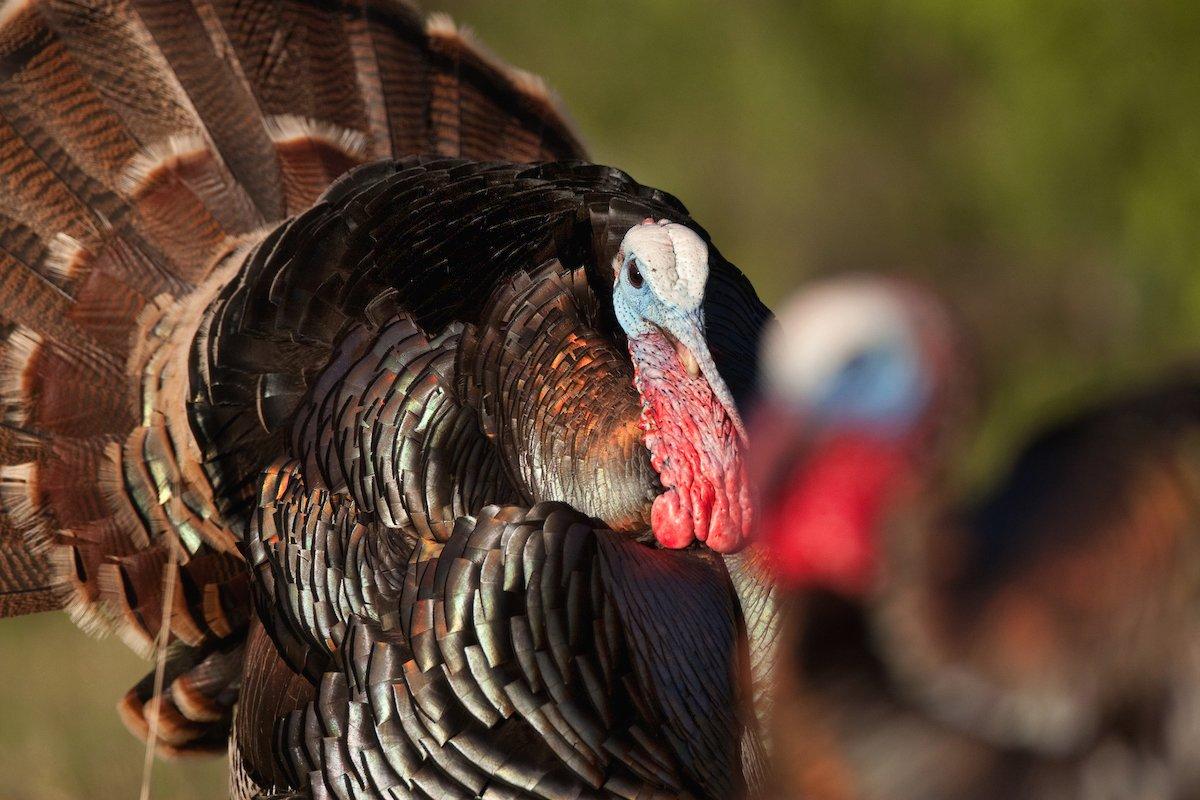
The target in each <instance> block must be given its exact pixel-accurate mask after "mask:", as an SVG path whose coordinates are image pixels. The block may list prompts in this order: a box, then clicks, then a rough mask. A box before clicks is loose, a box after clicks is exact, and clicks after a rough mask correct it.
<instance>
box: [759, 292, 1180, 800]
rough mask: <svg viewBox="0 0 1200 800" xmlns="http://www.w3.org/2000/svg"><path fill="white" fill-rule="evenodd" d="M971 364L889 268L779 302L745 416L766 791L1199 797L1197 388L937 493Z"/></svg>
mask: <svg viewBox="0 0 1200 800" xmlns="http://www.w3.org/2000/svg"><path fill="white" fill-rule="evenodd" d="M967 366H968V360H967V359H966V349H965V347H964V342H963V337H962V333H961V326H960V325H959V323H958V322H957V321H956V320H954V319H953V317H952V316H951V315H950V314H949V312H948V311H947V310H945V309H944V308H942V307H941V305H940V303H939V302H938V301H937V299H936V298H935V297H934V296H933V295H932V294H931V293H929V292H926V291H924V290H923V289H920V288H918V287H916V286H913V285H910V284H907V283H901V282H899V281H895V280H888V279H883V278H868V277H865V276H863V277H853V278H841V279H836V280H833V281H831V282H828V283H825V284H822V285H818V286H816V287H813V288H811V289H810V290H808V291H806V292H804V293H802V294H801V295H800V296H798V298H797V299H796V300H794V301H793V302H791V303H790V304H789V305H788V306H787V307H786V308H785V310H784V311H783V313H782V314H781V315H780V327H779V328H778V334H777V335H776V336H775V338H774V339H773V340H772V341H771V342H770V343H769V344H768V345H767V348H766V350H765V353H764V356H763V370H764V377H763V384H764V385H763V394H764V397H765V399H764V402H763V406H762V409H761V410H760V412H759V415H758V419H757V421H756V422H753V423H752V424H751V429H752V431H753V430H754V429H755V428H756V427H759V426H761V427H762V428H763V429H765V430H766V431H767V433H768V434H769V435H768V436H767V437H765V439H764V442H765V445H766V446H764V447H763V448H761V449H752V451H751V453H752V455H753V457H754V458H755V459H756V460H757V463H754V464H753V465H752V468H753V470H754V471H756V472H761V474H763V475H770V476H771V480H772V483H771V485H770V486H769V487H764V490H763V491H764V495H765V497H766V498H767V499H766V501H765V505H764V507H766V508H770V509H772V511H771V513H770V514H769V515H768V517H767V518H766V519H764V521H763V525H764V536H765V539H766V540H767V541H768V542H769V544H770V546H771V548H772V550H773V552H774V553H775V554H776V556H777V558H776V567H777V569H778V571H779V574H780V575H781V577H782V579H783V582H784V583H785V584H786V586H787V587H788V589H787V596H788V606H789V614H790V615H791V617H790V619H789V622H788V623H787V625H786V626H785V628H786V630H787V631H788V632H787V634H786V636H785V637H784V638H785V641H783V642H781V643H780V645H779V646H780V648H781V652H783V653H786V656H785V662H786V666H783V663H785V662H781V666H780V667H779V675H778V682H779V684H780V686H781V689H780V691H781V692H783V693H784V694H785V695H786V696H787V697H788V699H789V702H786V703H785V702H776V704H775V707H776V708H777V709H780V712H779V714H778V717H777V720H776V723H775V725H774V726H773V730H774V731H775V733H776V744H777V746H778V747H779V758H778V760H777V766H778V767H779V770H780V772H779V775H780V776H781V777H779V778H778V781H779V784H781V786H779V785H777V787H776V791H777V792H778V796H791V794H790V793H791V791H792V790H793V789H794V787H795V786H797V785H801V786H804V787H806V788H808V789H809V791H810V794H811V795H812V796H821V797H839V798H841V797H862V798H872V797H874V798H888V800H899V799H901V798H926V799H927V798H1015V797H1029V798H1092V797H1138V798H1180V797H1193V796H1195V793H1196V792H1197V791H1198V790H1200V784H1198V783H1197V779H1198V778H1200V775H1198V773H1197V767H1200V758H1198V756H1200V753H1198V752H1197V750H1196V747H1197V742H1198V741H1200V738H1198V737H1200V705H1198V704H1197V699H1198V698H1200V694H1198V693H1197V687H1198V684H1197V679H1196V676H1197V674H1200V673H1198V672H1197V666H1198V663H1197V660H1196V658H1197V655H1198V653H1200V651H1197V649H1196V644H1197V639H1196V633H1197V630H1198V628H1197V624H1198V623H1200V617H1198V616H1197V604H1196V603H1197V593H1198V592H1200V551H1198V546H1200V539H1198V538H1197V535H1196V526H1197V521H1198V520H1200V482H1198V481H1200V468H1198V462H1197V460H1196V450H1195V447H1196V438H1195V437H1196V434H1197V432H1200V380H1197V377H1196V375H1195V373H1194V372H1188V371H1186V370H1184V371H1180V372H1178V373H1177V374H1176V376H1175V377H1174V378H1172V379H1170V380H1168V381H1166V382H1164V383H1162V384H1159V385H1157V386H1154V387H1150V388H1147V389H1145V390H1142V391H1139V392H1136V393H1131V394H1127V395H1124V396H1121V397H1117V398H1115V399H1112V400H1110V401H1108V402H1105V403H1098V404H1096V405H1095V406H1094V407H1093V408H1091V409H1090V410H1086V411H1083V412H1082V413H1079V414H1077V415H1075V416H1074V417H1072V418H1070V419H1068V420H1066V421H1064V422H1062V423H1059V424H1057V425H1055V426H1053V427H1050V428H1049V429H1047V430H1046V431H1045V432H1043V433H1041V434H1040V435H1039V436H1037V437H1036V438H1035V439H1034V440H1033V441H1032V442H1031V443H1030V444H1029V445H1028V446H1027V447H1026V448H1025V449H1024V450H1023V452H1022V453H1021V454H1020V456H1019V457H1018V458H1017V460H1016V461H1015V462H1014V464H1013V466H1012V468H1011V472H1010V473H1009V474H1008V475H1007V477H1005V478H1004V479H1003V481H1002V482H1001V483H1000V484H999V485H998V486H997V487H996V488H995V489H994V490H993V491H992V492H990V493H989V494H987V495H986V496H984V497H982V498H981V499H980V500H978V501H976V502H972V503H964V504H962V505H961V506H958V507H955V506H953V505H952V504H951V497H950V494H951V493H950V491H949V489H948V488H947V486H948V480H947V478H948V475H947V467H948V465H949V463H950V460H949V448H950V447H951V445H952V444H954V443H955V442H957V441H959V439H958V437H957V436H956V433H957V432H960V431H961V427H962V423H963V422H964V421H965V419H964V418H965V417H966V416H968V414H969V412H970V409H971V406H972V405H973V399H974V387H973V383H974V382H973V380H972V378H971V375H970V374H969V372H968V371H967ZM752 437H753V432H752ZM756 444H757V441H756ZM801 724H802V725H803V726H804V729H803V731H801V730H799V729H798V727H797V726H798V725H801Z"/></svg>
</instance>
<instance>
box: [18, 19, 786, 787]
mask: <svg viewBox="0 0 1200 800" xmlns="http://www.w3.org/2000/svg"><path fill="white" fill-rule="evenodd" d="M0 52H2V53H3V65H4V73H3V80H2V82H0V189H2V191H0V195H2V198H3V199H2V201H0V213H2V217H0V248H2V252H0V258H2V259H3V268H4V272H3V275H4V284H3V287H2V288H0V317H2V318H3V319H4V320H6V322H7V329H6V340H5V345H4V349H3V365H2V372H0V375H2V383H0V385H2V386H3V397H2V400H3V402H4V404H5V410H6V417H5V425H4V427H3V444H4V446H3V458H4V464H5V466H4V467H3V469H2V471H0V494H2V497H0V499H2V501H3V507H4V524H5V527H4V532H3V548H4V549H3V550H2V551H0V559H2V560H0V603H3V611H4V613H6V614H12V613H23V612H29V611H35V610H41V609H48V608H52V607H56V606H58V605H60V604H62V605H65V606H66V608H67V609H68V610H69V611H70V612H71V613H72V615H73V616H74V617H75V619H76V620H78V621H79V622H80V623H81V624H82V625H84V626H85V627H86V628H88V629H92V630H110V631H115V632H116V633H118V634H119V635H121V636H122V637H123V638H125V640H126V641H128V642H130V644H131V645H133V646H134V647H136V648H137V649H139V650H140V651H142V652H148V651H150V650H151V649H152V647H153V645H154V644H155V643H159V644H162V643H165V642H167V641H168V640H169V641H170V642H171V648H170V651H169V656H168V657H167V659H166V661H165V663H164V664H163V669H162V673H161V675H159V676H154V675H152V676H148V678H147V679H146V680H145V681H143V682H142V683H141V684H139V685H138V686H137V687H135V688H134V689H133V690H131V691H130V693H129V695H128V696H127V697H126V699H125V701H124V703H123V704H122V711H123V714H124V716H125V718H126V720H127V722H129V724H130V725H131V727H133V728H134V729H135V730H139V731H140V732H141V733H142V734H143V735H147V736H148V735H150V733H151V730H152V729H154V732H155V733H156V734H157V740H158V741H157V743H158V746H159V748H160V750H166V751H174V752H183V751H192V750H203V749H218V748H222V747H224V746H225V743H226V741H227V739H228V738H229V731H230V728H231V725H232V726H233V727H234V728H235V737H234V738H235V739H236V741H235V742H234V744H233V745H232V746H231V760H232V763H233V766H234V769H233V791H234V793H235V794H237V795H239V796H250V795H253V794H256V793H259V792H264V793H289V792H297V793H301V794H309V795H311V796H314V797H327V796H338V797H345V796H355V797H362V796H385V795H386V796H395V797H459V796H463V797H469V796H485V797H516V796H538V797H554V798H557V797H568V796H569V797H578V796H595V797H618V796H619V797H632V796H635V795H636V796H647V797H648V796H677V795H678V796H695V797H728V796H732V795H734V794H736V793H737V792H739V791H740V790H741V787H743V786H744V785H745V783H746V781H747V780H750V779H753V774H754V773H753V772H752V771H753V770H756V769H758V768H759V767H758V764H759V763H760V761H761V754H762V742H761V740H760V736H759V734H758V731H757V724H756V721H755V719H754V718H753V715H752V714H750V713H749V712H739V711H737V709H738V708H742V707H743V706H742V705H741V703H742V701H743V700H747V699H748V698H747V697H746V693H747V692H749V691H751V689H753V691H754V692H755V693H756V695H755V696H758V697H761V696H762V693H763V690H764V688H763V687H764V686H765V679H764V678H763V673H764V670H765V665H766V664H767V663H768V660H769V659H768V653H769V649H770V643H771V635H770V634H771V632H772V630H773V628H772V622H773V606H772V604H771V602H770V598H771V595H770V591H769V587H768V586H767V584H766V582H765V581H764V579H763V578H762V575H761V573H760V572H759V571H758V570H757V568H756V567H755V558H754V557H753V556H746V555H738V554H736V553H737V551H738V550H740V548H741V547H742V545H743V544H744V535H745V533H746V532H747V531H748V530H749V528H750V525H751V519H750V513H751V509H750V498H749V493H748V489H747V481H746V479H745V474H744V469H743V459H742V450H743V440H744V432H743V431H742V427H741V422H740V412H739V408H740V407H741V405H739V404H742V405H744V404H745V403H746V402H747V401H748V399H749V398H750V396H751V395H752V392H753V381H754V356H755V351H756V347H757V341H758V338H759V333H760V330H761V329H762V327H763V325H764V324H765V322H766V320H767V318H768V316H769V314H768V312H767V310H766V309H765V307H764V306H763V305H762V304H761V303H760V302H759V300H758V299H757V297H756V296H755V294H754V291H753V289H752V288H751V287H750V285H749V283H748V281H747V280H746V279H745V277H744V276H743V275H742V274H741V273H740V272H739V271H738V270H737V269H736V268H735V267H734V266H733V265H731V264H730V263H729V262H727V261H725V260H724V259H723V258H722V257H721V256H720V254H719V253H718V251H717V250H716V248H715V247H714V246H713V245H712V243H711V242H710V241H709V239H708V236H707V235H706V234H705V233H704V231H703V230H702V229H700V228H699V227H698V226H697V225H696V224H695V223H694V222H693V221H692V220H691V219H690V217H689V216H688V214H687V211H686V209H685V208H684V207H683V206H682V205H681V204H680V203H679V202H678V201H677V200H675V199H674V198H673V197H671V196H669V195H667V194H665V193H663V192H660V191H658V190H655V189H650V188H646V187H642V186H640V185H638V184H637V183H635V182H634V181H633V180H632V179H631V178H630V177H629V176H627V175H625V174H624V173H622V172H620V171H619V170H616V169H612V168H609V167H601V166H596V165H592V164H588V163H586V162H584V161H581V160H579V158H580V157H581V156H582V155H583V150H582V148H581V146H580V145H579V143H578V140H577V139H576V137H575V136H574V134H573V133H572V132H571V129H570V126H569V125H568V124H567V123H566V122H565V121H564V118H563V117H562V115H561V114H560V112H559V111H558V110H557V108H556V106H555V105H554V103H553V101H552V99H551V97H550V95H549V94H548V93H547V92H546V90H545V89H544V87H543V86H542V84H541V83H540V82H539V81H538V80H537V79H535V78H533V77H531V76H528V75H526V74H524V73H520V72H517V71H515V70H512V69H510V68H507V67H505V66H503V65H501V64H499V63H498V62H497V61H495V60H494V59H492V58H491V57H490V56H487V55H486V54H484V53H483V52H482V51H481V50H480V49H479V48H478V46H476V45H475V44H474V43H473V42H472V41H471V40H470V39H469V38H468V37H467V36H465V35H464V34H463V33H461V32H460V31H458V30H457V29H456V28H454V26H453V25H452V24H451V23H449V22H448V20H446V19H444V18H442V17H436V16H435V17H432V18H430V20H429V21H428V22H425V21H423V20H422V19H421V18H420V17H419V15H418V14H417V13H416V12H415V11H414V10H413V9H412V8H410V7H409V6H407V5H404V4H400V3H395V2H387V0H361V1H353V0H352V1H349V2H330V0H322V2H319V3H318V2H313V1H312V0H186V1H185V0H171V2H162V1H159V0H111V1H108V2H101V1H100V0H96V1H95V2H87V3H78V2H71V1H68V0H43V1H42V2H19V3H14V4H10V5H9V6H7V7H6V8H5V12H4V17H3V20H2V25H0ZM556 159H560V160H556ZM523 162H541V163H536V164H532V165H530V164H527V163H523ZM701 543H705V545H706V546H704V547H702V546H701ZM660 545H661V547H660ZM663 548H671V549H670V550H667V549H663ZM164 620H166V621H167V624H166V625H164V624H163V622H164ZM748 664H749V665H753V666H754V668H755V672H754V674H753V675H751V674H748V669H747V666H746V665H748ZM160 681H161V683H162V686H163V689H162V690H161V691H158V690H157V689H156V684H157V683H158V682H160ZM235 704H236V707H237V715H236V716H237V719H236V723H235V722H234V721H233V719H232V718H233V709H234V707H235ZM743 763H744V764H745V766H743Z"/></svg>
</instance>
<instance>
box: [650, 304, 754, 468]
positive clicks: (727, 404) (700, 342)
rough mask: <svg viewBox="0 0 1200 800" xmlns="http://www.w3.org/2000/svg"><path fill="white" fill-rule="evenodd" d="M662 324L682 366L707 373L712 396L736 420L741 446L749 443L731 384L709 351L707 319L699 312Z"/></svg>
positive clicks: (695, 373) (694, 373) (697, 374)
mask: <svg viewBox="0 0 1200 800" xmlns="http://www.w3.org/2000/svg"><path fill="white" fill-rule="evenodd" d="M662 327H663V329H664V330H665V331H666V333H667V334H669V338H670V339H671V340H672V344H673V345H674V346H675V353H676V355H678V356H679V363H680V364H682V365H683V368H684V370H686V371H687V374H688V375H689V376H690V377H693V378H697V377H700V376H701V375H703V376H704V380H705V381H707V382H708V386H709V388H710V389H712V393H713V395H714V396H715V397H716V398H717V400H718V401H719V402H720V403H721V405H722V406H723V407H724V408H725V413H726V414H728V415H729V419H730V421H732V422H733V427H734V428H735V429H736V430H737V432H738V438H739V439H741V442H742V445H743V446H745V445H746V442H747V437H746V429H745V427H744V426H743V425H742V418H741V416H740V415H739V414H738V410H737V406H736V405H735V404H734V402H733V395H732V394H731V393H730V392H729V387H728V386H726V385H725V380H724V379H723V378H722V377H721V373H720V372H718V371H717V364H716V362H715V361H713V358H712V353H710V352H709V350H708V343H707V342H706V341H705V338H704V320H703V319H702V318H701V317H700V315H699V314H687V315H685V316H682V318H676V319H673V320H670V321H669V322H668V323H667V324H666V325H664V326H662Z"/></svg>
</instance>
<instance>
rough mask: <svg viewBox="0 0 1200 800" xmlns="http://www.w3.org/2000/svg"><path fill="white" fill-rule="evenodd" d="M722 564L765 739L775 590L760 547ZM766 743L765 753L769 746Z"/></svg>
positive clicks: (776, 622)
mask: <svg viewBox="0 0 1200 800" xmlns="http://www.w3.org/2000/svg"><path fill="white" fill-rule="evenodd" d="M724 561H725V569H726V570H727V571H728V572H729V578H730V581H731V582H732V583H733V590H734V593H735V594H736V595H737V598H738V603H739V604H740V605H741V608H742V619H743V620H744V622H745V625H746V639H747V643H748V645H749V655H750V694H751V699H752V701H753V704H754V716H755V719H756V720H757V721H758V728H759V734H760V736H762V737H765V735H766V731H767V727H766V722H767V717H768V716H769V712H770V702H771V697H772V687H773V684H774V671H775V660H776V659H775V651H776V647H777V644H778V640H779V631H780V605H779V598H778V590H777V589H776V587H775V583H774V581H772V580H771V578H770V575H769V570H768V568H767V567H768V565H767V555H766V552H765V551H764V550H763V549H762V548H761V547H757V546H753V545H752V546H751V547H749V548H747V549H746V550H743V551H741V552H740V553H735V554H733V555H727V556H724ZM764 742H765V739H764ZM766 744H767V745H768V751H769V743H766Z"/></svg>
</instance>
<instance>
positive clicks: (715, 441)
mask: <svg viewBox="0 0 1200 800" xmlns="http://www.w3.org/2000/svg"><path fill="white" fill-rule="evenodd" d="M629 350H630V354H631V355H632V356H633V363H634V364H635V375H634V380H635V383H636V385H637V388H638V391H639V393H640V394H641V396H642V427H643V430H645V432H646V434H645V443H646V447H647V448H648V449H649V450H650V464H651V466H653V467H654V470H655V471H656V472H657V473H658V477H659V481H660V482H661V483H662V485H663V487H664V489H665V491H664V492H663V493H662V494H661V495H659V496H658V497H657V498H655V500H654V505H653V507H652V508H651V512H650V524H651V527H652V529H653V532H654V536H655V538H656V539H657V540H658V542H659V544H661V545H662V546H663V547H670V548H681V547H687V546H688V545H690V544H692V542H695V541H701V542H704V543H705V544H706V545H707V546H708V547H709V548H711V549H712V550H715V551H716V552H718V553H732V552H736V551H737V550H739V549H741V548H742V547H743V546H744V545H745V543H746V540H747V538H748V535H749V531H750V529H751V527H750V526H751V510H750V509H751V503H750V493H749V488H748V483H749V482H748V480H747V476H746V466H745V459H744V457H743V454H742V444H741V438H740V436H739V434H738V430H737V426H736V425H735V424H734V421H733V418H732V417H731V416H730V414H731V412H730V410H728V409H726V408H725V406H724V405H722V403H721V401H720V400H719V399H718V398H717V396H716V394H715V393H714V392H713V390H712V388H711V387H710V386H709V384H708V381H707V380H706V379H705V378H704V377H703V375H697V376H692V375H689V374H688V372H687V370H685V369H684V367H683V365H682V364H681V363H680V361H679V356H678V354H677V353H676V351H675V348H674V346H673V344H672V343H671V342H670V341H669V340H668V339H667V338H666V337H665V336H663V335H661V334H657V333H653V334H648V335H646V336H641V337H636V338H631V339H630V340H629ZM734 413H736V412H734Z"/></svg>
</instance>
